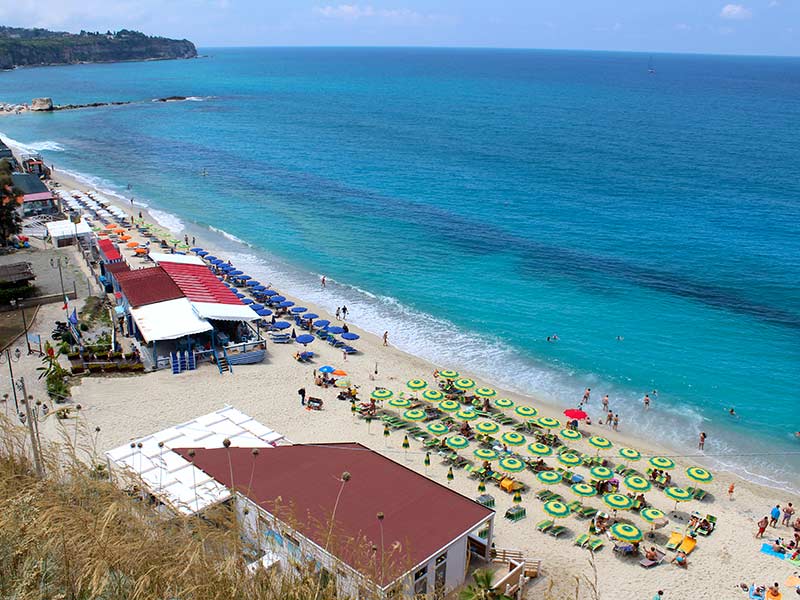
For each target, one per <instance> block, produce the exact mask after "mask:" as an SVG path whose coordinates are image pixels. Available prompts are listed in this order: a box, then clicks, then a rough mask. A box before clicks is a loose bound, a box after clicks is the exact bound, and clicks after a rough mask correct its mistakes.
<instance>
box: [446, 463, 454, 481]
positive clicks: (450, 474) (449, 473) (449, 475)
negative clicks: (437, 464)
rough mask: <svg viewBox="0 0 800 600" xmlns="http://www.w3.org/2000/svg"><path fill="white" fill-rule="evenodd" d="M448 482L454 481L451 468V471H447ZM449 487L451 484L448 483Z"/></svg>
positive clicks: (451, 468)
mask: <svg viewBox="0 0 800 600" xmlns="http://www.w3.org/2000/svg"><path fill="white" fill-rule="evenodd" d="M447 481H448V482H450V481H453V467H450V468H449V469H447ZM448 485H449V483H448Z"/></svg>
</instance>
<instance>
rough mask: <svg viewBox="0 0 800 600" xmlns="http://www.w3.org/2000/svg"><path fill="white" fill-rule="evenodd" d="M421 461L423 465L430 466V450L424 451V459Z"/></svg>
mask: <svg viewBox="0 0 800 600" xmlns="http://www.w3.org/2000/svg"><path fill="white" fill-rule="evenodd" d="M422 462H423V464H424V465H425V467H430V466H431V453H430V452H426V453H425V459H424V460H423V461H422ZM425 471H426V472H427V468H426V469H425Z"/></svg>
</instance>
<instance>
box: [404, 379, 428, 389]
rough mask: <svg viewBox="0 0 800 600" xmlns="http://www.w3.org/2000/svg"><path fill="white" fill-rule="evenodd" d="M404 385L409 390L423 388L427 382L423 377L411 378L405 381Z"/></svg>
mask: <svg viewBox="0 0 800 600" xmlns="http://www.w3.org/2000/svg"><path fill="white" fill-rule="evenodd" d="M406 387H407V388H408V389H410V390H415V391H416V390H424V389H425V388H426V387H428V382H427V381H425V380H424V379H412V380H411V381H407V382H406Z"/></svg>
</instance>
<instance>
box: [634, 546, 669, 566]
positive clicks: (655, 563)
mask: <svg viewBox="0 0 800 600" xmlns="http://www.w3.org/2000/svg"><path fill="white" fill-rule="evenodd" d="M656 555H657V557H656V559H655V560H649V559H647V558H643V559H642V560H640V561H639V564H640V565H641V566H643V567H644V568H645V569H652V568H653V567H655V566H658V565H660V564H661V563H662V562H663V561H664V557H666V554H664V553H663V552H661V551H660V550H656Z"/></svg>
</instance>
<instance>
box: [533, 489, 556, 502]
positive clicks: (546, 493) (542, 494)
mask: <svg viewBox="0 0 800 600" xmlns="http://www.w3.org/2000/svg"><path fill="white" fill-rule="evenodd" d="M555 495H556V494H555V492H552V491H550V490H540V491H538V492H536V497H537V498H538V499H539V500H541V501H542V502H547V501H548V500H550V498H552V497H553V496H555Z"/></svg>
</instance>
